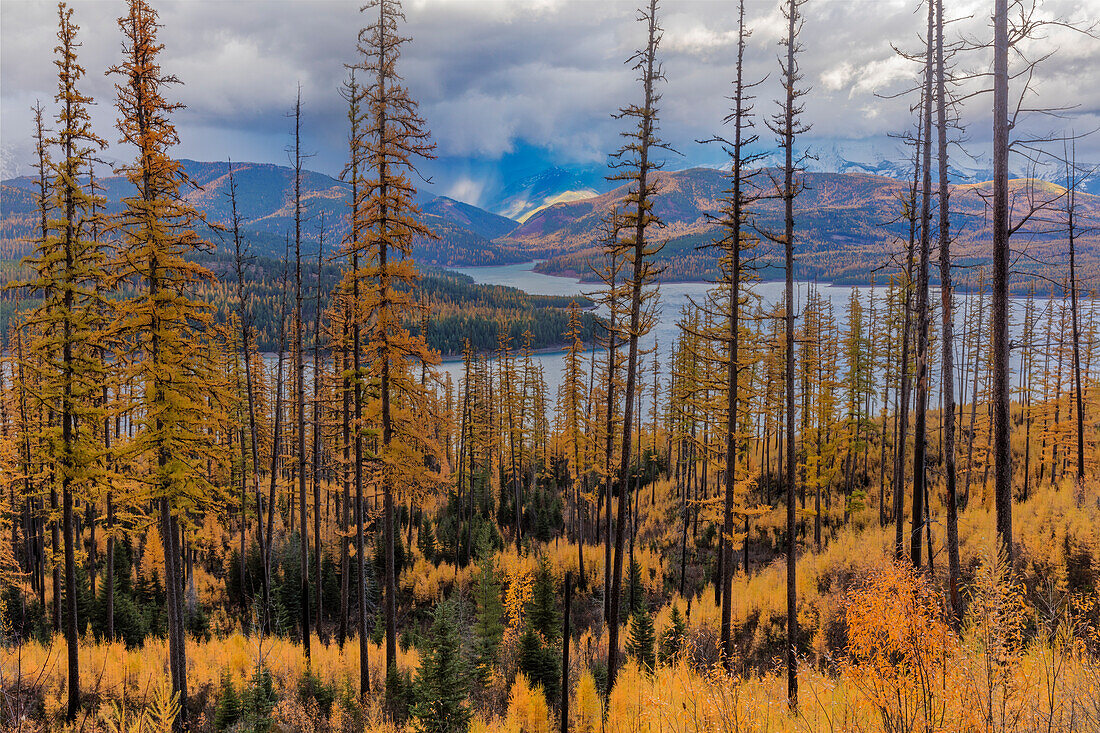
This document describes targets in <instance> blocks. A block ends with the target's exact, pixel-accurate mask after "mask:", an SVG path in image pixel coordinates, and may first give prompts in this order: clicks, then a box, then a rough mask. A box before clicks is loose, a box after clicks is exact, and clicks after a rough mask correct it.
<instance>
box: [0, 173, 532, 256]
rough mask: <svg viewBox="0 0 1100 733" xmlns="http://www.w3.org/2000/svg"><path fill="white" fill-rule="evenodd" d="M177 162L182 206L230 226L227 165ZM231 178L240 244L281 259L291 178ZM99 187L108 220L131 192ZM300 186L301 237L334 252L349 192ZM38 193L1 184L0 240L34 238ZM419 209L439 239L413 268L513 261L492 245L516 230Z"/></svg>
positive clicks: (341, 185)
mask: <svg viewBox="0 0 1100 733" xmlns="http://www.w3.org/2000/svg"><path fill="white" fill-rule="evenodd" d="M181 162H182V163H183V167H184V170H185V171H186V173H187V175H188V176H189V177H190V178H191V180H192V181H193V182H194V183H195V184H196V186H198V188H195V189H192V190H190V191H187V192H186V193H185V197H186V199H187V200H188V201H189V202H190V203H192V204H193V205H194V206H195V207H196V208H198V209H199V210H200V211H203V212H205V214H206V216H207V220H208V221H210V222H211V223H215V224H221V225H227V224H229V222H230V202H229V195H228V194H229V163H227V162H224V161H216V162H201V161H194V160H183V161H181ZM233 177H234V180H235V181H236V184H237V209H238V211H239V212H240V215H241V218H242V229H243V232H244V234H245V236H246V237H247V238H248V239H249V241H250V242H251V243H252V244H253V246H254V247H255V249H256V250H257V252H259V253H261V254H266V255H270V256H276V257H277V256H281V255H282V254H283V247H284V243H285V238H286V236H287V233H288V232H293V230H294V196H293V194H294V171H293V170H292V169H291V168H288V167H286V166H279V165H274V164H270V163H237V162H234V163H233ZM96 183H97V185H99V186H102V188H103V196H104V197H105V198H106V200H107V207H106V209H107V212H108V213H114V212H117V211H120V210H121V201H122V199H123V197H124V196H128V195H131V192H132V190H133V188H132V186H131V184H130V183H129V182H128V181H127V180H126V179H125V178H122V177H120V176H104V177H102V178H97V179H96ZM301 183H302V185H301V188H302V209H303V224H302V235H303V237H304V238H305V239H306V240H307V241H309V242H313V243H316V242H317V240H318V238H319V236H320V232H319V229H320V226H321V221H322V215H323V221H324V240H325V248H326V250H328V251H329V252H332V251H335V250H336V249H337V248H338V247H339V246H340V244H341V242H342V241H343V240H344V238H345V237H346V236H347V234H348V231H349V226H348V219H347V213H348V204H349V202H350V198H351V187H350V186H349V185H348V184H347V183H345V182H344V181H341V180H339V179H336V178H332V177H331V176H327V175H325V174H323V173H317V172H315V171H308V170H306V171H303V172H302V182H301ZM36 186H37V182H36V181H35V180H34V179H32V178H29V177H21V178H14V179H11V180H7V181H3V182H2V183H0V212H2V213H0V218H2V224H0V227H2V228H0V238H2V239H9V240H13V239H16V238H20V237H28V236H30V235H31V232H32V231H33V229H34V226H35V223H34V220H35V209H36V203H35V201H36V194H35V187H36ZM418 204H419V206H420V208H421V214H422V217H423V219H424V222H425V224H427V225H428V227H429V228H431V229H432V230H433V231H434V232H435V233H436V234H437V235H438V236H439V239H437V240H427V241H418V242H416V243H415V245H414V252H413V254H414V256H415V257H416V258H417V260H419V261H421V262H424V263H425V264H430V265H438V266H441V267H447V266H451V267H454V266H461V265H470V264H503V263H506V262H512V261H515V255H510V254H508V253H505V252H502V251H501V250H500V249H499V248H498V247H497V246H496V245H494V244H493V241H492V240H494V239H496V238H499V237H501V236H503V235H504V234H507V233H508V232H509V231H510V230H511V229H512V228H514V227H515V226H516V225H517V222H515V221H513V220H511V219H508V218H506V217H503V216H498V215H497V214H493V213H490V212H488V211H485V210H483V209H479V208H477V207H476V206H471V205H469V204H464V203H462V202H459V201H454V200H453V199H449V198H446V197H442V196H437V197H427V196H425V197H422V198H421V200H420V201H418ZM207 235H208V238H209V239H211V240H212V241H214V242H215V243H216V242H217V241H218V240H219V237H218V235H217V234H216V233H212V232H208V233H207ZM224 236H225V235H222V238H224Z"/></svg>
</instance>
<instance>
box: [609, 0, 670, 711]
mask: <svg viewBox="0 0 1100 733" xmlns="http://www.w3.org/2000/svg"><path fill="white" fill-rule="evenodd" d="M657 8H658V5H657V0H649V6H648V7H647V8H645V9H643V10H640V11H639V12H638V20H639V21H640V22H641V23H642V24H644V25H645V26H646V33H647V38H646V45H645V47H644V48H642V49H640V50H638V51H636V52H635V53H634V55H633V56H632V57H631V59H630V60H631V61H632V62H633V64H634V70H635V71H637V72H638V74H639V76H638V81H639V82H640V83H641V85H642V103H641V104H632V105H630V106H628V107H624V108H622V109H621V110H620V112H619V114H618V115H617V116H616V117H617V119H623V120H627V121H630V122H632V123H634V129H633V130H630V131H628V132H626V133H624V135H625V136H626V137H627V139H628V142H627V143H626V144H625V145H624V146H623V147H622V148H620V149H619V151H618V152H617V153H616V154H615V155H614V156H613V163H612V165H613V166H614V167H615V168H616V169H618V170H619V173H618V174H616V175H615V176H614V178H616V179H618V180H625V181H628V184H627V185H628V193H627V195H626V199H625V201H624V205H623V218H624V221H623V232H625V234H624V235H623V236H622V238H621V239H619V240H618V241H615V242H613V243H612V245H611V246H612V247H614V248H615V249H617V250H619V251H620V252H622V253H623V254H624V255H625V260H626V263H627V264H628V265H629V266H630V268H631V269H630V275H629V277H628V280H627V287H628V288H629V292H630V320H629V326H628V327H627V333H626V340H627V344H628V347H627V348H628V351H627V363H626V388H625V390H624V395H623V399H624V407H623V424H622V429H623V439H622V449H621V450H622V454H621V456H620V460H619V478H618V492H619V512H618V518H617V519H616V522H615V525H616V528H615V557H614V565H613V568H612V574H611V607H610V609H609V610H610V613H609V614H608V615H609V619H608V621H609V623H610V628H609V629H608V647H607V650H608V651H607V654H608V658H607V687H608V689H609V690H610V689H612V688H613V687H614V685H615V675H616V673H617V672H618V665H619V603H620V595H621V594H622V574H623V540H624V538H625V535H626V528H627V515H628V513H629V511H630V501H629V499H628V497H629V493H628V491H629V485H630V466H631V444H632V441H633V431H634V425H633V423H634V402H635V395H634V392H635V389H636V384H637V380H638V338H639V336H641V335H642V334H643V333H644V332H645V331H646V330H648V325H647V321H648V320H649V318H648V317H647V314H644V313H643V305H644V301H646V300H647V299H648V294H647V292H646V290H647V285H648V284H649V283H650V282H651V281H652V280H653V277H654V276H655V274H656V273H655V270H654V267H653V263H652V258H653V256H654V255H655V254H656V253H657V252H659V251H660V247H659V246H656V247H655V246H653V245H652V244H650V243H649V241H648V240H647V238H646V234H647V229H648V228H649V227H651V226H652V227H659V226H660V225H661V221H660V219H658V218H657V217H656V215H655V214H654V213H653V198H654V195H655V194H656V192H657V181H656V177H655V175H654V174H655V173H656V171H657V170H659V169H660V168H661V167H662V164H661V163H660V162H659V161H657V160H656V159H655V158H654V157H653V153H655V152H657V151H658V150H659V149H662V148H664V149H668V146H667V144H666V143H664V142H663V141H661V139H660V138H659V137H658V135H657V122H658V119H657V110H658V108H657V105H658V103H659V102H660V100H661V95H660V93H659V92H658V91H657V88H656V85H657V83H658V82H660V81H663V80H664V78H665V76H664V71H663V70H662V67H661V64H660V62H659V61H658V59H657V49H658V46H659V45H660V43H661V37H662V36H663V34H664V31H663V30H662V28H661V25H660V23H659V21H658V19H657Z"/></svg>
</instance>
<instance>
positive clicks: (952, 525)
mask: <svg viewBox="0 0 1100 733" xmlns="http://www.w3.org/2000/svg"><path fill="white" fill-rule="evenodd" d="M934 5H935V12H936V18H935V78H936V149H937V158H938V164H939V169H938V178H939V210H940V221H939V246H940V346H941V349H942V352H941V354H942V355H941V359H940V393H941V394H942V395H943V400H942V403H943V407H942V408H941V411H940V412H941V416H940V422H941V425H942V426H943V468H944V490H945V491H946V492H947V565H948V584H949V590H950V600H951V610H952V612H953V613H954V615H955V618H959V617H960V615H961V612H962V608H961V603H960V599H959V573H960V567H959V497H958V490H957V483H958V482H957V480H956V478H957V477H956V474H957V471H956V468H955V459H956V450H955V335H954V334H955V330H954V329H955V306H954V289H953V287H952V284H951V202H950V193H951V191H950V186H949V185H948V178H947V177H948V152H947V124H948V120H947V108H948V98H947V72H946V70H945V64H946V62H945V58H944V57H945V54H946V51H945V49H944V41H943V25H944V19H943V0H935V4H934ZM928 552H929V554H931V552H932V548H931V547H929V548H928Z"/></svg>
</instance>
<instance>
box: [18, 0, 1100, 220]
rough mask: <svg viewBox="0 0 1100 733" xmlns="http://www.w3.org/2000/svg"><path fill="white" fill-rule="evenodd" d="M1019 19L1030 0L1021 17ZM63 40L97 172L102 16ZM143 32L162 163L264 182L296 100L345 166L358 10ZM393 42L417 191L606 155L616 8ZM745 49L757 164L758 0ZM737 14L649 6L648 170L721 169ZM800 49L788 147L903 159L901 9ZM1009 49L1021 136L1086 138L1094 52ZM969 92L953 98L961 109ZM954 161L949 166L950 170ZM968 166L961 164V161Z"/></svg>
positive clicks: (26, 67) (307, 131) (413, 9)
mask: <svg viewBox="0 0 1100 733" xmlns="http://www.w3.org/2000/svg"><path fill="white" fill-rule="evenodd" d="M1029 2H1030V0H1029ZM71 5H72V6H73V7H74V10H75V12H74V20H75V22H76V23H77V24H78V25H79V26H80V27H81V29H80V33H79V38H80V40H81V41H82V43H83V47H82V48H81V49H80V53H79V58H80V61H81V63H82V64H83V65H84V67H85V68H86V69H87V72H88V74H87V77H86V78H85V83H84V90H85V91H86V92H87V93H89V94H91V95H92V96H93V97H94V98H95V99H96V100H97V104H96V106H95V107H94V109H93V111H92V115H93V120H94V125H95V128H96V129H97V131H98V132H99V133H100V134H101V135H102V136H103V137H105V138H107V139H108V140H110V141H111V142H112V143H113V144H112V147H111V149H110V150H109V151H108V152H107V153H106V154H105V159H107V160H108V161H117V160H124V159H128V158H129V157H130V156H131V155H132V151H129V150H127V149H126V148H125V147H123V146H120V145H118V144H114V143H115V141H116V140H117V138H118V133H117V132H116V131H115V130H114V128H113V125H114V120H115V114H116V111H115V108H114V89H113V84H114V80H113V78H110V77H107V76H105V75H104V70H105V69H107V68H108V67H109V66H111V65H112V64H114V63H117V62H118V61H119V60H120V57H121V50H120V36H119V32H118V28H117V24H116V19H117V17H118V16H119V15H120V14H121V13H122V12H123V8H124V4H123V2H122V0H75V1H74V2H72V3H71ZM152 5H153V6H154V7H155V8H156V9H157V10H158V12H159V14H160V22H161V23H162V25H163V28H162V29H161V33H160V40H161V41H162V42H163V43H164V46H165V48H164V51H163V53H162V58H161V64H162V67H163V68H164V70H165V71H166V72H168V73H172V74H175V75H176V76H177V77H179V79H180V80H181V81H182V82H183V84H182V85H181V86H178V87H175V88H173V89H171V90H170V92H169V95H170V97H171V98H174V99H176V100H178V101H180V102H182V103H184V104H185V105H186V108H185V109H183V110H181V111H179V112H177V113H176V115H175V118H174V119H175V122H176V124H177V127H178V130H179V135H180V144H179V146H178V148H177V149H176V153H175V154H176V155H177V156H178V157H183V158H192V159H197V160H224V159H225V158H227V157H230V156H231V157H232V158H233V159H234V160H237V161H255V162H270V163H278V164H285V163H286V162H287V160H288V154H287V144H288V143H289V142H290V141H291V131H292V120H291V119H290V118H289V117H288V116H287V113H288V112H289V111H290V109H291V108H292V106H293V103H294V96H295V93H296V89H297V86H298V84H301V89H302V101H303V110H304V118H303V146H304V148H305V149H306V150H307V151H308V152H309V153H311V154H312V156H313V157H312V158H311V159H310V160H309V161H308V162H307V167H308V168H311V169H313V170H318V171H321V172H324V173H328V174H330V175H339V173H340V171H341V169H342V168H343V165H344V162H345V159H346V147H347V143H346V140H347V121H346V108H345V102H344V100H343V98H342V97H341V96H340V93H339V89H340V85H341V83H342V81H343V80H344V79H345V78H346V67H345V65H346V64H349V63H353V62H355V60H356V51H355V44H356V34H357V31H358V29H359V28H360V27H361V26H363V25H365V24H366V22H367V19H366V18H365V17H363V16H362V15H361V13H360V11H359V7H360V3H359V1H358V0H355V1H353V2H345V1H339V2H337V1H333V0H266V1H262V2H261V1H259V0H218V1H211V0H152ZM404 6H405V13H406V16H407V24H406V25H405V27H404V33H405V35H407V36H408V37H410V39H411V40H410V41H409V43H407V44H406V46H405V48H404V52H403V56H402V58H401V60H400V62H399V67H398V68H399V71H400V72H401V74H402V75H403V76H404V78H405V80H406V82H407V85H408V87H409V89H410V91H411V93H412V95H413V97H414V98H415V99H417V100H418V101H419V102H420V106H421V113H422V116H423V117H424V118H425V120H426V122H427V125H428V127H429V129H430V130H431V131H432V136H433V139H434V141H435V143H436V146H437V148H436V155H437V157H436V159H435V160H434V161H430V162H427V163H425V164H424V165H423V166H422V167H421V171H422V173H423V176H424V178H425V179H427V181H428V182H429V183H430V185H429V186H428V188H429V189H430V190H432V191H433V192H435V193H440V194H445V195H449V196H452V197H453V198H457V199H459V200H462V201H467V202H469V203H473V204H485V203H486V202H487V201H489V200H490V199H491V198H492V196H493V195H494V192H499V190H500V188H501V187H502V186H504V185H506V184H507V183H508V182H510V181H514V180H516V179H519V178H523V177H525V176H529V175H533V174H535V173H538V172H539V171H541V170H543V169H545V168H547V167H551V166H562V167H565V168H572V169H578V170H583V171H588V172H589V173H590V174H591V173H592V172H594V171H599V170H601V169H602V168H603V167H604V166H605V165H606V161H607V155H608V153H610V152H612V151H614V150H615V149H616V148H617V147H618V146H619V145H620V144H621V137H620V133H621V132H622V130H623V129H624V123H623V122H621V121H619V120H616V119H614V118H613V116H612V115H613V113H614V112H615V111H616V110H617V109H618V108H619V107H622V106H624V105H627V104H630V103H632V102H637V101H640V86H639V84H638V82H637V80H636V74H635V73H634V72H633V71H632V70H631V68H630V66H629V65H628V64H626V63H624V62H625V61H626V59H628V58H629V57H630V55H631V54H632V53H633V51H634V50H635V49H636V48H638V47H639V46H641V45H642V44H644V41H645V38H644V35H645V28H644V26H643V25H642V24H641V23H638V22H636V20H635V17H636V11H635V9H634V3H633V2H618V1H617V0H604V1H601V0H580V1H578V0H406V2H405V4H404ZM746 6H747V10H746V16H747V24H748V25H749V26H750V27H751V28H752V36H751V38H750V40H749V44H748V48H747V51H746V78H747V79H749V80H754V81H760V84H759V85H758V86H757V87H755V94H756V100H755V108H756V110H755V111H756V113H757V128H758V129H757V131H758V133H759V135H760V138H761V139H760V142H759V143H758V146H759V147H760V149H762V150H767V149H771V148H773V147H774V142H773V135H771V133H769V132H768V131H767V129H766V128H765V127H764V124H763V123H764V120H765V118H766V117H767V116H768V115H771V114H772V113H774V112H775V110H776V109H777V107H776V103H775V102H774V100H775V99H776V98H778V97H779V95H780V89H779V84H778V76H779V74H778V68H779V67H778V61H777V55H778V53H779V52H780V48H779V46H778V41H779V39H780V38H781V36H782V35H783V34H784V33H785V26H784V20H783V18H782V16H781V14H780V12H779V3H778V0H747V2H746ZM946 6H947V14H948V16H949V19H952V20H953V21H954V22H952V23H951V24H950V25H949V28H948V32H947V36H948V39H949V40H963V41H967V42H969V43H971V44H981V43H983V42H986V41H987V40H988V39H989V38H990V37H991V29H990V27H989V12H990V8H991V6H992V2H991V0H985V1H983V2H979V1H976V0H947V2H946ZM736 7H737V6H736V3H735V2H733V1H732V0H703V1H696V0H664V1H663V2H662V3H661V11H660V17H661V23H662V26H663V28H664V37H663V40H662V42H661V51H660V57H661V59H662V63H663V68H664V72H665V76H666V77H667V81H666V82H664V83H663V84H662V85H661V87H660V91H661V93H662V95H663V97H662V100H661V103H660V108H661V112H660V119H661V135H662V137H663V138H664V139H665V140H666V141H667V142H668V143H670V144H671V146H672V147H673V148H674V149H675V151H676V152H675V153H670V154H669V156H668V158H669V159H668V162H667V165H668V167H669V168H672V169H678V168H686V167H690V166H694V165H720V164H722V163H723V161H724V160H725V158H724V155H723V153H722V151H721V149H720V148H719V147H718V146H716V145H705V144H701V143H699V142H697V141H698V140H701V139H706V138H709V137H711V136H713V135H714V134H715V133H721V132H722V130H723V128H722V120H723V118H724V116H725V115H726V114H727V112H728V106H729V100H728V99H727V97H728V96H729V94H730V93H731V85H730V82H731V80H732V78H733V73H734V61H735V59H736V23H737V16H736ZM803 12H804V16H805V19H804V20H805V24H804V26H803V29H802V34H801V41H802V45H803V47H804V50H803V52H802V54H801V68H802V70H803V73H804V80H803V85H804V86H805V87H807V88H808V89H809V93H808V94H807V95H806V97H805V98H804V100H805V112H804V120H805V121H806V122H808V123H810V124H811V126H812V127H811V129H810V131H809V132H808V133H806V134H805V135H803V136H802V140H801V144H802V145H803V146H805V147H806V148H807V149H808V150H809V151H810V152H811V153H814V154H816V155H818V157H819V160H821V161H822V165H823V166H826V167H827V166H828V161H831V160H833V159H835V158H836V157H837V156H838V155H839V156H840V157H843V158H846V159H850V160H870V159H873V158H876V157H886V158H891V159H900V158H902V157H903V154H902V153H901V151H900V149H899V146H898V143H897V142H896V140H895V139H894V138H892V137H891V134H892V133H897V132H900V131H904V130H906V129H907V128H909V127H910V126H911V125H912V122H913V114H912V112H911V109H910V107H911V105H912V103H913V101H914V100H913V99H912V98H909V97H904V96H902V97H899V96H896V95H897V94H898V93H899V92H902V91H904V90H905V89H906V88H908V87H910V86H912V85H913V84H914V82H915V80H916V78H917V75H918V74H919V72H920V66H919V64H916V63H914V62H912V61H907V60H905V59H903V58H902V57H901V56H899V55H898V53H897V52H896V51H895V46H896V47H898V48H900V49H902V50H906V51H917V50H919V48H920V46H921V43H922V41H921V33H922V29H923V27H924V24H925V22H926V20H925V18H926V16H925V15H924V12H923V10H922V9H921V8H920V7H919V6H918V2H917V0H809V2H808V3H807V4H806V5H805V7H804V10H803ZM1038 12H1039V16H1038V17H1041V18H1044V19H1055V18H1061V19H1065V20H1070V21H1079V22H1084V21H1090V22H1091V21H1094V20H1095V19H1097V18H1100V0H1046V1H1045V2H1040V5H1039V9H1038ZM56 28H57V7H56V5H55V4H53V3H50V2H38V1H31V0H4V2H3V3H0V177H3V178H10V177H12V176H15V175H23V174H26V173H28V172H29V171H30V164H31V161H32V151H33V146H32V142H31V130H32V125H31V113H30V107H31V105H32V104H34V102H35V100H36V99H40V100H42V102H43V104H44V105H45V107H46V108H47V110H52V109H53V107H54V102H53V95H54V94H55V86H56V78H55V68H54V66H53V64H52V60H53V46H54V45H55V43H56V35H55V34H56ZM1043 35H1044V37H1043V38H1040V39H1038V40H1036V41H1034V42H1032V43H1030V44H1029V45H1028V46H1027V47H1026V48H1024V49H1022V50H1024V51H1025V52H1026V53H1027V54H1029V55H1030V56H1032V57H1037V56H1042V55H1045V54H1047V53H1048V52H1054V53H1053V55H1052V56H1051V57H1050V58H1049V59H1047V60H1046V61H1045V62H1044V63H1043V64H1042V66H1041V67H1040V70H1039V72H1038V73H1037V75H1036V76H1035V78H1034V80H1033V89H1034V90H1036V92H1037V94H1036V95H1035V96H1033V97H1031V98H1029V99H1028V100H1026V103H1025V105H1024V106H1025V107H1029V108H1041V107H1066V106H1068V105H1076V107H1075V109H1072V110H1067V111H1066V112H1063V113H1061V115H1060V116H1059V117H1058V118H1051V117H1048V116H1043V115H1035V114H1032V115H1030V116H1029V117H1028V118H1027V119H1025V120H1022V121H1021V124H1020V126H1019V128H1018V131H1019V133H1020V134H1021V135H1023V134H1025V131H1026V132H1040V133H1046V132H1049V131H1051V130H1074V131H1076V132H1078V133H1080V132H1085V131H1088V130H1091V129H1094V128H1100V41H1098V40H1097V39H1096V38H1095V37H1089V36H1087V35H1083V34H1080V33H1076V32H1073V31H1070V30H1067V29H1064V28H1061V27H1048V28H1046V29H1045V31H1044V34H1043ZM956 66H957V68H956V71H957V73H958V74H959V75H963V74H981V73H983V72H986V71H988V69H989V56H988V53H987V52H986V51H983V50H974V51H969V52H967V53H964V54H960V55H959V57H958V60H957V62H956ZM983 83H984V80H982V79H980V78H979V79H976V80H972V81H969V82H966V83H963V84H961V85H960V86H959V93H960V94H962V93H970V92H975V91H978V90H979V88H980V87H981V86H982V84H983ZM991 103H992V98H991V95H989V94H979V95H977V96H971V97H970V98H969V99H967V101H966V102H965V103H964V104H963V105H962V106H961V108H960V119H961V121H962V123H963V125H964V127H965V130H960V131H957V132H956V133H955V134H954V137H955V138H957V139H958V140H959V141H960V142H961V143H962V147H961V148H959V149H958V151H957V152H956V157H957V159H959V160H969V159H970V158H971V157H972V158H974V159H976V161H977V162H974V163H973V165H975V166H978V167H980V165H981V161H982V160H983V156H984V157H985V158H987V157H988V156H987V155H986V151H987V150H988V149H989V147H990V143H989V140H990V134H989V129H990V122H989V119H990V115H989V113H988V108H989V107H990V105H991ZM964 150H965V153H964V152H963V151H964ZM967 156H970V157H967ZM1078 158H1080V159H1083V160H1095V161H1100V134H1098V135H1095V136H1092V138H1090V139H1087V140H1084V141H1082V142H1081V143H1080V144H1079V145H1078Z"/></svg>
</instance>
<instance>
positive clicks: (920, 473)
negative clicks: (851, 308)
mask: <svg viewBox="0 0 1100 733" xmlns="http://www.w3.org/2000/svg"><path fill="white" fill-rule="evenodd" d="M934 16H935V13H934V12H933V5H932V3H931V2H929V3H928V35H927V36H926V39H927V42H928V45H927V47H926V49H925V65H924V91H923V98H922V100H921V102H922V105H921V115H922V119H923V122H922V124H921V126H922V127H923V128H924V130H925V134H924V139H923V140H922V141H921V158H922V159H923V165H922V166H921V168H922V171H921V210H920V221H921V225H920V269H919V272H918V275H917V277H918V281H917V402H916V406H915V410H916V415H915V424H914V435H913V516H912V525H913V531H912V534H911V536H910V538H909V539H910V552H909V555H910V559H911V560H912V562H913V567H915V568H919V567H920V566H921V544H922V542H923V538H922V537H921V531H922V530H923V529H924V519H925V508H924V498H925V496H926V493H927V492H926V488H925V483H926V482H927V480H928V476H927V465H926V464H927V451H928V422H927V421H928V381H929V379H928V373H929V368H928V357H929V354H928V346H929V344H928V331H929V327H930V325H931V324H930V322H929V321H930V319H929V303H928V276H929V250H930V249H931V242H932V226H931V225H932V210H931V206H932V102H933V99H932V69H933V64H932V56H933V48H934V47H933V39H932V36H933V34H934V32H935V31H934ZM928 552H929V553H931V552H932V548H931V547H929V548H928Z"/></svg>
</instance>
